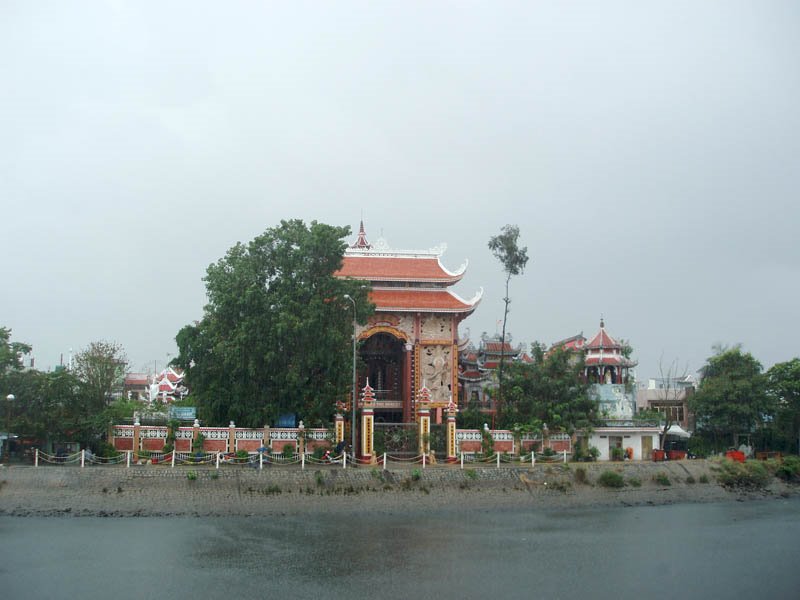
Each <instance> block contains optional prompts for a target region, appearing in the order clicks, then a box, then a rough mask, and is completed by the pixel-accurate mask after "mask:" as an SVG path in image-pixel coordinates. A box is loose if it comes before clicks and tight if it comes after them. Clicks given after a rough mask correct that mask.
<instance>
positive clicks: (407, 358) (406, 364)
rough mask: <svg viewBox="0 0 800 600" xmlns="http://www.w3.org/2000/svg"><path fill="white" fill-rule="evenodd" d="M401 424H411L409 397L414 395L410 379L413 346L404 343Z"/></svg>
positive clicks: (412, 382) (409, 343)
mask: <svg viewBox="0 0 800 600" xmlns="http://www.w3.org/2000/svg"><path fill="white" fill-rule="evenodd" d="M403 350H405V353H404V354H403V422H404V423H409V422H411V395H412V394H413V393H414V381H413V380H412V379H411V361H412V360H413V359H412V357H413V354H412V351H413V350H414V344H412V343H411V342H406V343H405V345H404V346H403Z"/></svg>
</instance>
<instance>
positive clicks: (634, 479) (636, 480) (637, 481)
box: [628, 477, 642, 488]
mask: <svg viewBox="0 0 800 600" xmlns="http://www.w3.org/2000/svg"><path fill="white" fill-rule="evenodd" d="M628 485H631V486H633V487H637V488H638V487H642V480H641V479H639V478H638V477H631V478H630V479H628Z"/></svg>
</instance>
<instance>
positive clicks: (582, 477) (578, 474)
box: [575, 467, 587, 483]
mask: <svg viewBox="0 0 800 600" xmlns="http://www.w3.org/2000/svg"><path fill="white" fill-rule="evenodd" d="M586 482H587V476H586V469H584V468H583V467H578V468H577V469H575V483H586Z"/></svg>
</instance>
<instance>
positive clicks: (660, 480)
mask: <svg viewBox="0 0 800 600" xmlns="http://www.w3.org/2000/svg"><path fill="white" fill-rule="evenodd" d="M653 481H655V482H656V483H657V484H658V485H672V482H671V481H670V480H669V476H668V475H667V474H666V473H656V474H655V475H653Z"/></svg>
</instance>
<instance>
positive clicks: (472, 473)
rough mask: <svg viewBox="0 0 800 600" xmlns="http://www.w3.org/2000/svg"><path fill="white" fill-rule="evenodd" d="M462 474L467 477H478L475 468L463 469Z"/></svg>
mask: <svg viewBox="0 0 800 600" xmlns="http://www.w3.org/2000/svg"><path fill="white" fill-rule="evenodd" d="M464 475H466V476H467V478H468V479H477V478H478V472H477V471H475V469H465V470H464Z"/></svg>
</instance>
